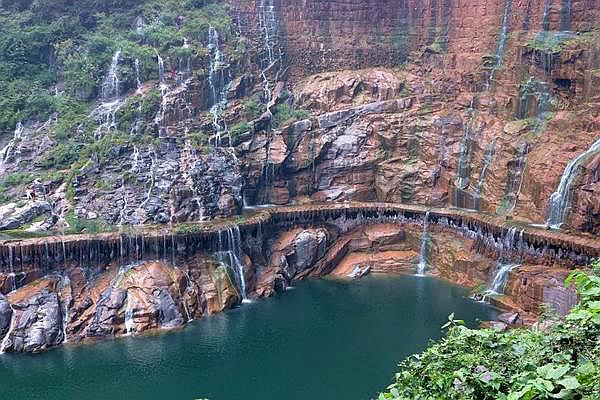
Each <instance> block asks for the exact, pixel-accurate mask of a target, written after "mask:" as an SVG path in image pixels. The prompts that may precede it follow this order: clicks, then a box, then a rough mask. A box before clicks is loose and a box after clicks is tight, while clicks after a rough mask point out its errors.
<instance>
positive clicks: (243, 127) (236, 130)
mask: <svg viewBox="0 0 600 400" xmlns="http://www.w3.org/2000/svg"><path fill="white" fill-rule="evenodd" d="M251 129H252V127H251V126H250V124H249V123H247V122H240V123H239V124H235V125H234V126H232V127H231V129H229V133H230V134H231V137H233V138H236V137H238V136H239V135H241V134H242V133H246V132H248V131H250V130H251Z"/></svg>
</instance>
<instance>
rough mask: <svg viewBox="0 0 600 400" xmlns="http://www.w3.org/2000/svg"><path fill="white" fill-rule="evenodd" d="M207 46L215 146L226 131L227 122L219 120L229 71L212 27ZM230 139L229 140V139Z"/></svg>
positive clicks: (219, 144)
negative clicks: (210, 55) (209, 57)
mask: <svg viewBox="0 0 600 400" xmlns="http://www.w3.org/2000/svg"><path fill="white" fill-rule="evenodd" d="M208 48H209V49H210V50H211V51H212V54H213V58H212V62H211V63H210V68H209V72H208V84H209V86H210V90H211V95H212V106H211V108H210V113H211V115H212V118H213V126H214V128H215V131H216V133H215V147H220V146H221V137H222V135H223V134H226V133H227V124H226V122H225V121H223V120H221V113H222V112H223V110H224V109H225V107H226V105H227V87H228V86H229V80H230V78H229V73H228V72H227V71H226V70H227V68H226V65H225V64H224V62H223V53H222V52H221V49H220V47H219V33H218V32H217V30H216V29H215V28H214V27H212V26H211V27H209V29H208ZM230 141H231V140H230Z"/></svg>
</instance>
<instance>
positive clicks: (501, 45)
mask: <svg viewBox="0 0 600 400" xmlns="http://www.w3.org/2000/svg"><path fill="white" fill-rule="evenodd" d="M511 3H512V0H504V16H503V17H502V29H501V30H500V37H499V38H498V46H497V47H496V55H495V64H494V67H493V68H492V72H491V73H490V76H489V77H488V80H487V84H486V90H489V88H490V85H491V83H492V82H493V81H494V78H495V75H496V72H497V71H498V69H499V68H500V67H501V66H502V63H503V61H504V50H505V49H506V40H507V38H508V28H509V19H510V8H511Z"/></svg>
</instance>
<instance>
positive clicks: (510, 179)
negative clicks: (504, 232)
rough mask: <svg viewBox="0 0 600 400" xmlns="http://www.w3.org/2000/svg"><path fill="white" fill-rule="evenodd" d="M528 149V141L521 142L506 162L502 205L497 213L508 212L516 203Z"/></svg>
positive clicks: (505, 213) (504, 213)
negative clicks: (510, 159)
mask: <svg viewBox="0 0 600 400" xmlns="http://www.w3.org/2000/svg"><path fill="white" fill-rule="evenodd" d="M529 151H530V145H529V143H527V142H526V143H522V144H520V145H519V146H518V147H517V153H516V157H515V158H514V159H513V160H512V161H510V162H509V163H508V171H507V176H506V187H505V189H504V197H503V199H502V205H501V206H500V207H499V208H498V210H497V211H498V213H499V214H502V215H507V214H510V213H511V212H512V211H513V210H514V208H515V206H516V205H517V199H518V197H519V194H520V193H521V186H522V185H523V174H524V172H525V166H526V165H527V158H528V155H529Z"/></svg>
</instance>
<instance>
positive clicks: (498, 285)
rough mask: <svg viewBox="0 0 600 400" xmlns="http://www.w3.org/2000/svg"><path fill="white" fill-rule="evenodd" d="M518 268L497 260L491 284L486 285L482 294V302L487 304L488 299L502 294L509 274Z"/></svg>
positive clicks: (516, 265)
mask: <svg viewBox="0 0 600 400" xmlns="http://www.w3.org/2000/svg"><path fill="white" fill-rule="evenodd" d="M519 266H520V265H519V264H512V263H507V262H504V261H502V260H499V261H498V263H497V265H496V272H495V274H494V279H492V282H491V283H490V284H489V285H488V287H487V289H486V290H485V292H483V301H486V302H487V301H489V299H490V297H492V296H498V295H501V294H503V293H504V288H505V287H506V283H507V281H508V277H509V275H510V272H511V271H512V270H514V269H515V268H517V267H519Z"/></svg>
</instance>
